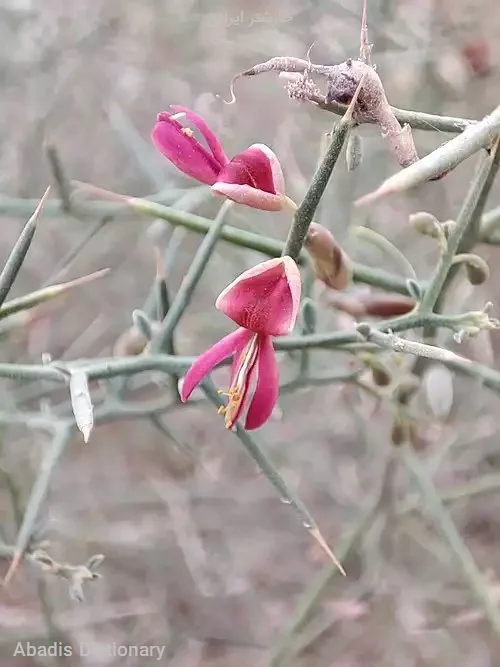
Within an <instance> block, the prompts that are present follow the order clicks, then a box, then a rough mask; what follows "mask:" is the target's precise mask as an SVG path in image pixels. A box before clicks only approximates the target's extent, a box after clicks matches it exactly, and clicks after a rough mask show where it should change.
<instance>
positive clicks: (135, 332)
mask: <svg viewBox="0 0 500 667" xmlns="http://www.w3.org/2000/svg"><path fill="white" fill-rule="evenodd" d="M147 344H148V339H147V338H146V337H145V336H144V335H143V334H142V333H141V332H140V331H139V329H138V328H137V327H136V326H131V327H130V328H128V329H127V330H126V331H124V332H123V333H122V334H121V335H120V336H119V337H118V339H117V340H116V342H115V344H114V345H113V352H112V354H113V356H114V357H132V356H136V355H138V354H141V352H143V351H144V348H145V347H146V345H147Z"/></svg>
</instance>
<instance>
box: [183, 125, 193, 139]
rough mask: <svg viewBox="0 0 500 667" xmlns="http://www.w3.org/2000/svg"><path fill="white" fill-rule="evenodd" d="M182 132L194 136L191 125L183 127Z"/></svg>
mask: <svg viewBox="0 0 500 667" xmlns="http://www.w3.org/2000/svg"><path fill="white" fill-rule="evenodd" d="M181 132H182V134H185V135H186V136H187V137H194V132H193V130H192V129H191V128H190V127H183V128H182V130H181Z"/></svg>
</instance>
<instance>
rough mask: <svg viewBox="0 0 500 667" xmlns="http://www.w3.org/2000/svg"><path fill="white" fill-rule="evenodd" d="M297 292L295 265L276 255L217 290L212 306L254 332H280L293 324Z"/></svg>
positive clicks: (282, 332)
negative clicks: (217, 294) (215, 299)
mask: <svg viewBox="0 0 500 667" xmlns="http://www.w3.org/2000/svg"><path fill="white" fill-rule="evenodd" d="M300 294H301V280H300V272H299V269H298V267H297V265H296V264H295V262H294V261H293V259H292V258H291V257H278V258H276V259H270V260H268V261H266V262H262V263H261V264H258V265H257V266H255V267H253V268H252V269H249V270H248V271H245V272H244V273H242V274H241V275H240V276H239V277H238V278H236V280H234V281H233V282H232V283H231V284H230V285H228V286H227V287H226V288H225V289H224V290H223V291H222V292H221V293H220V294H219V297H218V298H217V301H216V302H215V307H216V308H217V309H218V310H220V311H222V312H223V313H224V314H225V315H227V317H229V318H231V319H232V320H233V321H234V322H236V323H237V324H238V325H239V326H240V327H244V328H245V329H249V330H250V331H253V332H254V333H261V334H265V335H269V336H284V335H286V334H288V333H290V331H292V329H293V327H294V326H295V320H296V319H297V313H298V309H299V303H300Z"/></svg>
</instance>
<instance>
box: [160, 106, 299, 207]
mask: <svg viewBox="0 0 500 667" xmlns="http://www.w3.org/2000/svg"><path fill="white" fill-rule="evenodd" d="M172 109H173V110H174V111H176V112H177V113H176V114H173V115H172V114H170V113H168V112H166V111H163V112H162V113H160V114H158V118H157V122H156V125H155V126H154V128H153V132H152V135H151V136H152V139H153V141H154V143H155V145H156V147H157V148H158V150H159V151H160V152H161V153H163V155H164V156H165V157H166V158H167V159H168V160H170V162H172V163H173V164H174V165H175V166H176V167H177V169H179V170H180V171H182V172H183V173H184V174H187V175H188V176H191V177H192V178H195V179H196V180H197V181H201V182H202V183H206V184H207V185H210V186H212V191H213V192H214V193H215V194H217V195H221V196H224V197H228V198H229V199H232V200H233V201H235V202H237V203H238V204H245V205H246V206H251V207H252V208H259V209H262V210H264V211H280V210H281V209H283V208H285V206H286V199H285V181H284V178H283V172H282V169H281V165H280V163H279V160H278V158H277V157H276V155H275V154H274V153H273V151H272V150H271V149H270V148H269V147H268V146H266V145H265V144H253V145H252V146H250V147H249V148H247V149H246V150H245V151H243V152H242V153H238V154H237V155H235V156H234V157H233V159H232V160H230V159H229V158H228V157H227V155H226V154H225V152H224V149H223V148H222V146H221V143H220V141H219V140H218V138H217V137H216V135H215V134H214V133H213V132H212V130H211V129H210V128H209V127H208V125H207V124H206V123H205V121H204V120H203V119H202V118H200V116H198V115H197V114H196V113H194V112H193V111H190V110H189V109H186V108H185V107H181V106H177V105H172ZM179 117H185V118H186V119H187V120H188V121H189V122H191V123H192V124H193V125H194V126H195V127H196V128H197V129H198V130H199V131H200V133H201V134H202V136H203V138H204V139H205V141H206V143H207V147H205V146H204V145H202V144H201V143H200V142H199V141H198V140H197V139H196V138H195V136H194V132H193V130H192V129H191V128H189V127H184V126H182V125H181V123H179V121H178V120H177V118H179Z"/></svg>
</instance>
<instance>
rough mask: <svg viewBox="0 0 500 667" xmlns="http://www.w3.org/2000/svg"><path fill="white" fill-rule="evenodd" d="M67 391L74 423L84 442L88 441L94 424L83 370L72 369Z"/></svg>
mask: <svg viewBox="0 0 500 667" xmlns="http://www.w3.org/2000/svg"><path fill="white" fill-rule="evenodd" d="M69 393H70V397H71V407H72V408H73V414H74V415H75V422H76V425H77V426H78V429H79V430H80V431H81V433H82V435H83V440H84V442H88V439H89V437H90V433H91V431H92V428H93V426H94V408H93V406H92V400H91V398H90V391H89V385H88V380H87V375H86V373H85V372H84V371H80V370H77V371H72V373H71V377H70V380H69Z"/></svg>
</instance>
